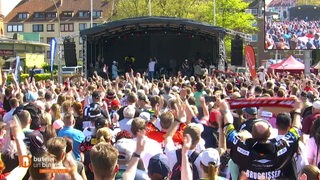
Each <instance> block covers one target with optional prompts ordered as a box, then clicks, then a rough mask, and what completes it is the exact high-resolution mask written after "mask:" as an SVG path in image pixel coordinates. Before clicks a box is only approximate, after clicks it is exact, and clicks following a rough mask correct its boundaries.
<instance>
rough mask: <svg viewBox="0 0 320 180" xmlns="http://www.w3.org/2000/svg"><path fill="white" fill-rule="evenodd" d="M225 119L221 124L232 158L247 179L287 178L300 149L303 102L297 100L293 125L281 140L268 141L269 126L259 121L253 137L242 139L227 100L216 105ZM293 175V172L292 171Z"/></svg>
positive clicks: (253, 130) (255, 125) (255, 124)
mask: <svg viewBox="0 0 320 180" xmlns="http://www.w3.org/2000/svg"><path fill="white" fill-rule="evenodd" d="M217 103H218V104H219V107H220V111H221V113H223V115H224V118H223V120H221V121H220V122H219V125H220V127H221V128H223V131H224V134H225V137H226V139H225V140H226V142H227V146H228V148H230V157H231V159H232V161H233V162H235V163H236V164H237V165H238V167H239V171H240V172H242V171H244V172H245V173H246V176H247V178H248V179H250V180H251V179H286V178H287V176H286V175H287V173H288V172H287V169H286V168H287V166H288V165H289V164H291V160H292V158H293V155H294V153H295V152H296V151H297V148H298V141H299V137H300V128H301V118H300V113H301V106H302V104H301V102H300V101H298V100H296V102H295V103H294V105H293V108H291V109H290V108H287V111H292V110H294V111H292V113H293V116H294V118H293V122H292V126H291V128H290V130H289V131H288V133H287V134H285V136H284V137H283V138H281V139H280V140H275V141H272V140H268V138H269V137H270V135H271V131H270V124H269V123H268V122H266V121H263V120H261V121H258V122H256V123H254V125H253V126H252V132H251V134H252V138H249V139H247V140H245V141H243V140H241V139H240V138H239V136H238V132H236V130H235V128H234V126H233V124H232V123H233V117H232V114H231V111H230V108H229V105H228V103H227V102H226V101H221V100H220V99H219V100H218V102H217ZM291 173H292V172H291Z"/></svg>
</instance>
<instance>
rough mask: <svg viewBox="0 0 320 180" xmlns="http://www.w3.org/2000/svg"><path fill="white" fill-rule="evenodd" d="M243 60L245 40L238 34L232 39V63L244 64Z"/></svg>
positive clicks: (235, 64)
mask: <svg viewBox="0 0 320 180" xmlns="http://www.w3.org/2000/svg"><path fill="white" fill-rule="evenodd" d="M242 60H243V40H242V39H241V38H240V37H238V36H236V38H235V39H233V40H231V65H234V66H242V64H243V63H242Z"/></svg>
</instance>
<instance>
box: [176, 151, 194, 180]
mask: <svg viewBox="0 0 320 180" xmlns="http://www.w3.org/2000/svg"><path fill="white" fill-rule="evenodd" d="M176 156H177V162H176V164H175V165H174V166H173V168H172V175H171V180H181V161H182V150H181V149H177V150H176ZM198 156H199V153H198V152H196V151H194V152H193V153H192V154H191V155H190V156H189V162H190V166H191V170H192V176H193V179H194V180H196V179H199V173H198V170H197V167H196V165H195V164H194V162H195V161H196V159H197V158H198Z"/></svg>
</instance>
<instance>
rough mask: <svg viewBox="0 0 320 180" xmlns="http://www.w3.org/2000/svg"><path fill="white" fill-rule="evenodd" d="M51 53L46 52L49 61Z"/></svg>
mask: <svg viewBox="0 0 320 180" xmlns="http://www.w3.org/2000/svg"><path fill="white" fill-rule="evenodd" d="M50 56H51V51H47V59H50Z"/></svg>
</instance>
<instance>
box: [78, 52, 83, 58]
mask: <svg viewBox="0 0 320 180" xmlns="http://www.w3.org/2000/svg"><path fill="white" fill-rule="evenodd" d="M82 57H83V53H82V50H79V58H80V59H81V58H82Z"/></svg>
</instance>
